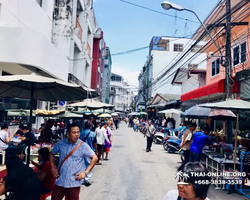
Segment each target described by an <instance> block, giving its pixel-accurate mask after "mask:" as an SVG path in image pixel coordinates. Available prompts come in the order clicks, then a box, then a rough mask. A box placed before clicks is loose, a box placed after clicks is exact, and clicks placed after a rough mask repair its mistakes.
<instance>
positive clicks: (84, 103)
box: [68, 99, 114, 109]
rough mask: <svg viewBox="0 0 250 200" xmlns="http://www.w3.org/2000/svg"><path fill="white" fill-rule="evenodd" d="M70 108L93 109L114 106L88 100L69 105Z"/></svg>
mask: <svg viewBox="0 0 250 200" xmlns="http://www.w3.org/2000/svg"><path fill="white" fill-rule="evenodd" d="M68 106H70V107H87V108H92V109H98V108H113V107H114V105H110V104H107V103H103V102H99V101H95V100H94V99H86V100H85V101H82V102H78V103H72V104H69V105H68Z"/></svg>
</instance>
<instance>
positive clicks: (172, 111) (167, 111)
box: [159, 108, 182, 115]
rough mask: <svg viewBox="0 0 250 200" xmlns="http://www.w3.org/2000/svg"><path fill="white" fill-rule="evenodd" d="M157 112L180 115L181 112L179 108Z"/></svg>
mask: <svg viewBox="0 0 250 200" xmlns="http://www.w3.org/2000/svg"><path fill="white" fill-rule="evenodd" d="M159 113H161V114H177V115H180V114H181V113H182V112H181V111H180V110H176V109H173V108H172V109H168V110H162V111H160V112H159Z"/></svg>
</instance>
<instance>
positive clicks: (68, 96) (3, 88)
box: [0, 73, 98, 165]
mask: <svg viewBox="0 0 250 200" xmlns="http://www.w3.org/2000/svg"><path fill="white" fill-rule="evenodd" d="M88 93H91V96H93V97H95V96H98V94H97V93H96V92H95V90H91V89H88V88H87V87H82V86H79V85H76V84H71V83H67V82H65V81H61V80H57V79H54V78H48V77H43V76H39V75H36V74H34V73H33V74H30V75H12V76H1V78H0V97H10V98H15V97H19V98H23V99H30V105H31V106H30V124H31V123H32V106H33V104H34V99H36V100H42V101H58V100H60V101H69V100H82V99H85V98H86V97H87V96H88ZM30 131H31V126H30ZM27 154H28V155H27V156H28V159H27V165H29V155H30V145H29V146H28V152H27Z"/></svg>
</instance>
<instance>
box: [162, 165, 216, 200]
mask: <svg viewBox="0 0 250 200" xmlns="http://www.w3.org/2000/svg"><path fill="white" fill-rule="evenodd" d="M194 173H195V175H194ZM198 174H200V175H198ZM176 178H177V179H178V182H177V188H178V190H170V191H169V192H168V193H167V194H166V196H165V197H164V200H183V199H185V200H209V199H208V198H207V193H208V189H209V186H210V181H211V176H208V170H207V169H206V168H205V167H204V166H203V165H202V164H201V163H200V162H195V163H191V162H188V163H186V164H183V165H182V166H180V167H179V169H178V170H177V173H176Z"/></svg>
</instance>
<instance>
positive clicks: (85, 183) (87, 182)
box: [82, 180, 91, 187]
mask: <svg viewBox="0 0 250 200" xmlns="http://www.w3.org/2000/svg"><path fill="white" fill-rule="evenodd" d="M82 185H85V186H86V187H89V186H91V183H90V181H88V180H84V182H83V183H82Z"/></svg>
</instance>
